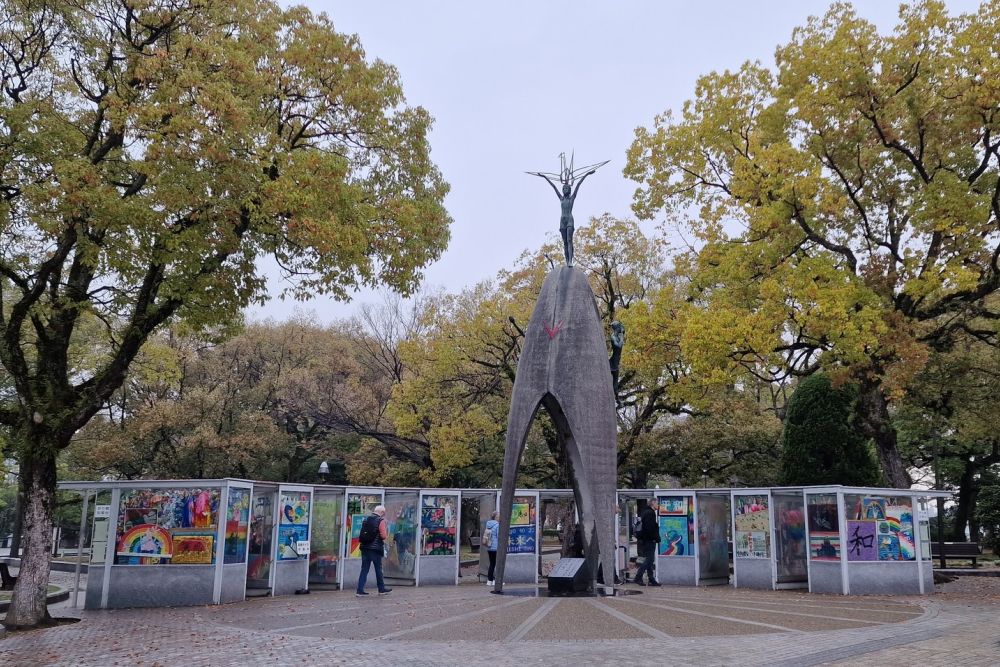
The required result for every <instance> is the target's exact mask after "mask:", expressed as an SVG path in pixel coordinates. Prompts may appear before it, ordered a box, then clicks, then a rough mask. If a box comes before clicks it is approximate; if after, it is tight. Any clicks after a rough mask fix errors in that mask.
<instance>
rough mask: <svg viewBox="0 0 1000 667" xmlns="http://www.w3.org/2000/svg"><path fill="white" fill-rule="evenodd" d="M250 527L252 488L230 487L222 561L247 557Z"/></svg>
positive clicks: (227, 561) (229, 561) (241, 559)
mask: <svg viewBox="0 0 1000 667" xmlns="http://www.w3.org/2000/svg"><path fill="white" fill-rule="evenodd" d="M249 529H250V489H234V488H230V489H229V503H228V505H227V507H226V541H225V545H224V547H223V557H222V562H223V563H226V564H227V565H228V564H230V563H242V562H243V561H245V560H246V557H247V537H248V535H249Z"/></svg>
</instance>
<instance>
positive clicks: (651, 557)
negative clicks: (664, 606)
mask: <svg viewBox="0 0 1000 667" xmlns="http://www.w3.org/2000/svg"><path fill="white" fill-rule="evenodd" d="M654 505H655V503H652V502H650V503H648V504H647V505H646V506H645V507H644V508H643V509H642V511H641V512H639V519H640V522H641V527H640V528H639V532H638V533H637V534H636V540H637V541H638V545H637V546H638V551H639V558H641V559H642V564H641V565H639V570H638V571H637V572H636V573H635V583H637V584H639V585H640V586H645V585H646V584H644V583H643V581H642V575H643V573H645V574H646V578H647V579H648V580H649V585H650V586H659V585H660V582H658V581H657V580H656V578H655V569H654V568H655V567H656V551H657V546H656V545H657V543H659V541H660V527H659V525H658V524H657V521H656V509H655V507H654Z"/></svg>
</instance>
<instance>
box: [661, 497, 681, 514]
mask: <svg viewBox="0 0 1000 667" xmlns="http://www.w3.org/2000/svg"><path fill="white" fill-rule="evenodd" d="M658 501H659V505H660V516H669V515H680V514H685V515H686V514H687V513H688V499H687V498H680V497H677V496H661V497H660V498H658Z"/></svg>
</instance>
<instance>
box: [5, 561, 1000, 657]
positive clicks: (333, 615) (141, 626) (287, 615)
mask: <svg viewBox="0 0 1000 667" xmlns="http://www.w3.org/2000/svg"><path fill="white" fill-rule="evenodd" d="M980 581H983V580H980ZM636 588H637V587H636ZM638 590H642V591H643V593H642V594H641V595H631V596H625V597H616V598H589V599H579V598H544V597H529V596H509V597H508V596H497V595H491V594H490V593H489V589H488V588H487V587H486V586H461V587H458V588H456V587H451V586H443V587H421V588H405V589H396V590H394V591H393V593H392V594H391V595H389V596H386V597H377V596H374V595H373V596H371V597H367V598H357V597H355V596H354V594H353V593H352V592H350V591H332V592H314V593H313V594H312V595H309V596H298V597H286V598H265V599H258V600H252V601H247V602H241V603H237V604H231V605H224V606H208V607H194V608H183V609H140V610H117V611H87V612H79V611H76V610H72V609H68V608H66V607H61V608H59V609H54V610H53V613H55V614H56V615H70V614H77V615H80V616H81V617H82V619H83V620H82V622H80V623H77V624H73V625H67V626H63V627H58V628H53V629H49V630H41V631H34V632H28V633H16V634H7V635H6V636H3V635H0V665H8V664H10V665H19V666H24V667H29V666H31V667H33V666H36V665H111V664H116V663H117V664H129V665H145V666H147V667H152V666H153V665H159V666H172V665H184V666H185V667H186V666H188V665H211V666H212V667H223V666H225V665H268V666H269V667H273V666H274V665H277V664H295V665H337V664H349V665H373V666H375V665H377V666H378V667H384V666H385V665H397V664H407V665H428V666H430V665H435V666H439V665H470V664H478V663H483V662H484V660H483V658H482V656H483V654H484V653H488V654H489V656H490V658H489V660H488V661H486V662H488V663H489V664H490V665H491V667H492V665H518V666H519V667H523V666H524V665H526V664H529V663H530V664H546V665H581V664H605V663H607V664H611V663H615V664H618V663H624V664H663V663H664V662H665V660H666V656H669V660H668V662H669V663H670V664H672V665H728V664H740V665H785V666H791V665H820V664H853V665H857V664H882V663H884V664H890V663H892V664H896V663H899V661H900V656H906V659H905V660H907V661H909V662H905V661H904V662H902V663H899V664H920V665H950V664H957V663H961V664H970V665H977V664H983V665H994V664H997V663H1000V644H997V635H996V621H997V618H1000V594H997V593H987V594H984V592H983V590H982V589H981V588H979V587H977V590H976V591H975V592H964V591H962V592H958V593H953V592H947V589H945V591H946V592H944V593H942V594H939V595H935V596H932V597H911V598H899V597H893V598H888V597H874V596H873V597H842V596H824V595H816V594H812V595H810V594H807V593H802V592H797V591H746V590H735V589H730V588H723V587H717V588H709V589H703V588H702V589H699V588H683V587H671V588H667V587H664V588H659V589H654V588H642V589H638Z"/></svg>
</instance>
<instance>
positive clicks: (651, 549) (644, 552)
mask: <svg viewBox="0 0 1000 667" xmlns="http://www.w3.org/2000/svg"><path fill="white" fill-rule="evenodd" d="M636 547H637V549H636V550H637V551H638V552H639V558H641V559H642V564H641V565H639V569H638V570H637V571H636V573H635V580H636V581H642V573H643V572H645V573H646V578H647V579H648V580H649V581H653V580H654V579H655V578H656V573H655V570H654V568H655V567H656V542H654V541H653V540H639V544H638V545H636Z"/></svg>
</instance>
